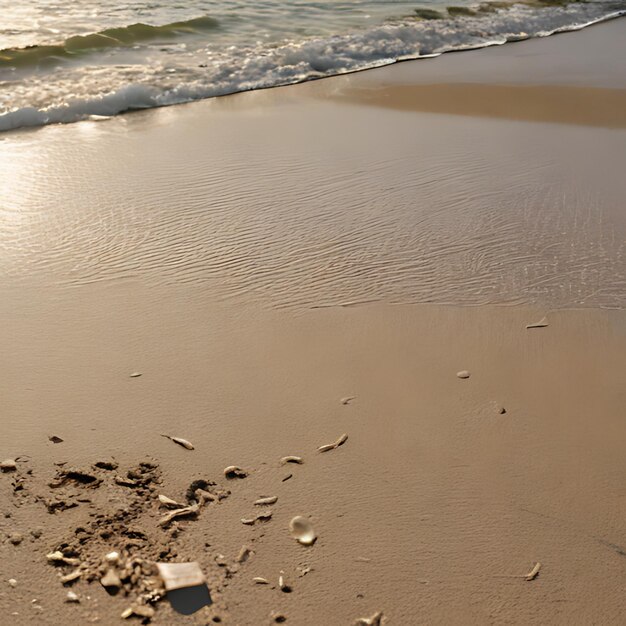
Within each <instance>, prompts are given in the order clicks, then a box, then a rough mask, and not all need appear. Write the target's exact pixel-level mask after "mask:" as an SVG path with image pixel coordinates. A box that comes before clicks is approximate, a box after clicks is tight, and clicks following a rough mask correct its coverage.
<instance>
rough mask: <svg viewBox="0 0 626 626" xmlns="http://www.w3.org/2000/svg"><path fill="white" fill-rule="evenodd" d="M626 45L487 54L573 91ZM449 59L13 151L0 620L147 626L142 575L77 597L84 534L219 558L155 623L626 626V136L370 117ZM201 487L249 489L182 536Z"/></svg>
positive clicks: (72, 133)
mask: <svg viewBox="0 0 626 626" xmlns="http://www.w3.org/2000/svg"><path fill="white" fill-rule="evenodd" d="M623 33H624V22H623V21H618V22H615V23H612V24H608V25H604V26H600V27H594V28H592V29H588V30H586V31H583V32H581V33H576V34H571V35H567V36H562V37H561V36H559V37H554V38H551V39H550V40H546V41H534V42H524V43H520V44H515V45H514V46H506V47H504V48H501V49H498V50H491V51H490V50H487V51H483V52H480V53H479V54H480V57H482V58H485V59H488V58H489V54H492V55H493V58H494V59H495V58H497V59H499V60H500V61H499V62H501V63H502V62H505V61H503V60H502V59H503V58H504V59H505V60H506V58H507V55H508V57H509V58H510V59H515V61H511V63H512V64H513V66H515V65H516V64H517V63H518V61H519V58H520V57H522V58H523V57H525V56H526V57H533V55H536V56H537V57H539V58H541V59H542V63H541V65H542V68H543V70H542V71H543V72H544V74H549V72H550V69H549V68H550V63H551V62H552V63H553V65H552V71H553V73H554V75H555V76H556V75H560V74H562V73H565V74H567V71H568V70H567V68H566V69H563V67H562V64H561V62H560V61H559V59H562V58H563V56H564V55H565V56H568V55H567V54H566V53H564V52H563V48H565V49H566V50H567V52H568V54H569V55H570V56H569V58H570V59H573V60H572V63H574V61H575V56H572V55H574V52H575V51H576V50H578V51H579V52H580V54H581V55H582V56H586V55H587V53H588V52H589V54H592V55H593V54H597V55H598V56H599V57H600V58H602V50H604V49H605V48H609V49H610V48H611V46H613V47H615V46H617V47H619V45H621V44H620V43H619V42H623V41H624V38H623ZM589 41H592V42H594V46H593V47H591V48H589V47H588V46H586V45H585V44H586V43H587V42H589ZM577 42H578V43H577ZM591 51H595V52H593V53H592V52H591ZM598 51H599V52H598ZM472 54H477V53H474V52H469V53H464V54H455V55H450V56H449V57H446V58H441V59H436V60H435V61H434V62H436V63H437V64H439V66H440V67H450V68H451V69H450V70H449V71H450V72H454V71H455V70H454V68H455V67H460V68H462V69H463V68H464V69H463V71H464V72H467V67H468V65H467V64H468V62H469V61H468V59H471V58H472V57H471V56H470V55H472ZM480 57H479V58H480ZM623 58H624V57H621V58H620V59H615V67H614V71H615V73H616V75H617V74H619V73H620V67H617V66H619V65H621V66H623ZM618 61H619V62H618ZM429 63H430V62H416V63H412V64H403V65H402V66H398V68H393V69H389V68H388V69H387V70H384V71H376V72H370V73H365V74H363V75H362V76H363V78H362V79H360V78H359V76H350V77H342V78H338V79H332V80H328V81H322V82H320V83H318V84H316V85H303V86H300V87H296V88H288V89H282V90H274V91H272V92H266V93H264V94H246V95H241V96H236V97H232V98H225V99H221V100H219V101H213V102H205V103H198V104H194V105H192V106H187V107H176V108H172V109H168V110H162V111H156V112H149V113H142V114H136V115H129V116H124V117H120V118H117V119H115V120H112V121H110V122H106V123H85V124H76V125H73V126H69V127H57V128H53V127H49V128H46V129H43V130H42V131H39V132H22V133H14V134H12V135H7V136H5V137H3V138H2V141H0V159H1V160H2V166H3V171H4V172H8V173H9V174H10V177H9V176H7V177H6V179H5V180H4V181H3V183H4V182H6V181H8V184H3V188H2V190H0V194H1V197H0V201H1V206H2V219H3V222H2V230H1V231H0V258H1V259H2V266H1V269H2V277H3V278H2V285H1V287H0V289H1V293H0V320H1V324H0V346H1V348H2V355H3V359H2V365H1V366H0V368H1V369H0V398H2V405H1V408H0V410H1V415H2V426H3V429H2V430H3V437H2V442H1V443H0V456H1V457H2V459H4V458H16V457H19V458H18V463H17V465H18V469H17V471H16V472H9V473H3V474H1V475H0V490H1V494H2V502H3V505H2V511H1V512H2V513H3V514H4V515H3V516H2V517H0V532H2V533H3V535H4V537H5V538H6V539H5V540H4V541H3V542H2V543H1V544H0V553H1V560H0V563H1V565H0V578H1V582H0V614H1V615H2V616H3V620H4V621H6V622H7V623H9V622H10V623H14V624H65V623H71V622H74V623H81V624H82V623H94V622H96V623H100V624H117V623H120V621H121V618H120V617H119V616H120V614H121V613H122V611H123V610H124V609H126V608H127V607H128V606H129V605H130V604H131V601H132V599H133V597H134V593H135V591H136V586H131V592H130V595H129V596H128V597H126V596H125V595H124V594H123V593H121V594H118V595H117V596H115V597H112V596H109V595H108V594H107V593H106V592H105V591H104V589H102V587H101V586H100V584H99V583H98V582H97V580H96V581H93V582H91V583H90V584H89V583H88V582H87V581H85V580H79V581H78V582H76V583H75V584H73V585H72V586H71V589H72V590H73V591H74V592H75V593H76V594H77V595H78V596H79V598H80V603H71V604H68V603H66V602H65V597H66V593H67V590H68V589H69V588H70V587H68V589H66V588H64V587H63V586H62V584H61V583H60V581H59V573H60V571H62V572H63V573H67V572H68V571H71V570H72V569H73V568H72V567H64V568H56V567H53V566H52V565H50V564H48V563H47V562H46V557H45V555H46V554H47V553H49V552H51V551H53V550H56V549H58V548H63V549H66V550H67V549H68V548H70V549H73V550H75V552H76V553H77V554H78V558H79V559H81V562H86V563H88V565H89V569H88V570H87V571H86V573H85V574H84V576H85V577H87V576H89V575H93V574H95V569H94V568H95V565H96V562H97V561H98V560H99V559H101V558H102V557H103V556H104V554H106V553H107V552H110V551H111V550H115V549H118V550H121V549H124V548H130V549H131V550H134V551H135V552H136V553H137V554H138V555H139V556H143V557H144V558H146V559H147V560H149V561H154V560H173V561H187V560H193V561H198V562H199V563H200V565H201V566H202V568H203V570H204V572H205V573H206V575H207V578H208V581H209V586H210V588H211V592H212V595H213V599H214V601H215V603H214V605H213V606H212V607H209V608H205V609H202V610H201V611H200V612H199V613H197V614H195V615H194V616H193V617H190V618H184V617H182V616H177V615H176V614H174V613H173V612H172V610H171V609H170V607H169V605H168V604H167V602H166V601H161V602H159V603H158V604H157V613H156V616H155V618H154V620H153V621H154V622H155V623H162V624H179V623H180V624H183V623H189V624H211V623H218V622H219V621H220V620H221V623H223V624H241V625H257V624H269V623H273V622H272V620H273V619H274V618H273V617H271V615H272V612H280V613H282V614H284V615H285V616H286V617H287V622H286V623H287V624H297V625H313V624H315V625H317V624H331V625H334V624H337V625H340V624H352V623H353V622H354V621H355V620H356V619H357V618H360V617H371V616H372V615H374V614H375V613H376V612H377V611H382V612H383V613H384V615H385V616H386V619H387V623H388V624H390V625H391V624H402V625H406V624H492V623H493V624H505V623H508V624H517V623H520V624H521V623H526V624H528V623H531V624H540V623H541V624H546V623H549V624H561V623H563V624H565V623H568V624H617V623H620V622H621V621H622V620H623V615H624V614H626V594H625V593H624V589H625V586H626V538H625V537H626V490H625V487H624V473H625V471H626V455H624V445H623V442H624V434H625V426H624V406H625V405H626V402H625V401H626V385H625V376H624V372H625V371H626V316H625V315H624V311H623V306H624V304H625V301H626V294H625V289H624V287H625V279H624V276H625V275H626V273H625V260H624V256H623V245H624V236H623V235H624V233H625V232H626V217H625V215H624V211H623V199H624V197H625V195H624V190H625V185H626V183H625V181H624V177H623V175H621V176H620V172H621V170H623V163H624V159H623V157H624V154H625V152H624V147H625V146H626V136H625V134H624V131H622V130H616V129H615V128H613V129H609V128H608V126H610V125H612V126H615V124H594V125H588V124H584V123H582V122H581V123H579V122H576V123H570V124H550V123H546V122H542V123H537V122H529V121H522V120H521V119H519V116H507V117H517V118H518V119H515V120H504V119H488V118H487V117H471V116H469V115H441V114H433V115H431V114H428V113H424V112H418V111H416V110H413V109H412V110H400V109H401V108H403V107H400V109H399V108H394V107H375V106H361V103H363V100H362V99H361V100H360V101H359V104H353V103H351V102H349V100H350V99H351V98H353V97H354V91H353V90H354V89H357V90H358V89H364V88H365V87H366V85H370V86H371V87H372V89H373V90H374V91H376V93H378V94H379V93H380V91H379V90H380V88H381V86H382V82H384V81H378V82H377V79H376V78H375V76H374V74H376V75H378V76H385V77H389V82H390V83H391V82H393V81H395V82H396V83H397V81H398V78H397V74H398V72H400V73H403V74H405V75H406V73H407V72H408V73H410V74H413V73H417V74H419V72H420V71H421V70H420V67H424V68H428V67H432V65H429ZM488 63H489V62H487V67H489V65H488ZM494 63H495V64H496V65H497V63H498V61H494ZM477 67H480V65H478V66H477ZM621 69H623V67H622V68H621ZM425 71H426V72H430V71H431V70H425ZM459 71H460V70H459ZM476 71H477V72H478V73H480V70H479V69H477V70H476ZM622 74H623V72H622ZM616 81H617V82H616V84H615V85H599V84H597V83H594V82H593V79H592V80H590V82H589V84H588V87H590V88H591V87H593V88H602V87H604V88H607V87H611V88H612V89H618V88H621V85H619V84H618V79H616ZM417 82H419V81H415V83H417ZM465 82H476V83H478V84H486V83H485V80H484V77H480V76H479V77H478V78H477V79H476V80H474V81H473V80H471V79H469V78H468V80H467V81H465ZM538 82H545V76H544V79H542V80H541V81H538ZM557 82H558V80H555V83H557ZM426 84H433V82H432V80H431V78H428V82H427V83H426ZM450 84H456V83H453V82H450ZM572 84H573V85H575V86H577V87H580V88H581V89H584V88H585V84H584V81H583V82H582V83H581V82H580V81H578V80H576V81H573V82H572ZM401 88H402V89H407V90H410V89H412V87H406V88H405V87H401ZM316 89H319V90H323V91H325V92H326V93H327V95H328V97H327V98H320V96H319V93H316V92H315V90H316ZM390 89H391V87H390ZM370 93H371V92H370ZM390 93H392V92H391V91H390ZM595 93H597V92H595ZM342 94H343V95H342ZM376 97H378V96H376ZM339 101H341V105H339V104H338V102H339ZM366 104H367V103H366ZM369 104H371V103H369ZM418 108H419V107H414V109H418ZM466 112H467V113H476V111H473V110H469V111H466ZM570 121H571V120H570ZM370 300H372V301H376V302H371V303H369V304H365V303H364V302H366V301H370ZM358 303H364V304H361V305H360V306H357V305H356V304H358ZM459 304H466V305H470V304H482V305H483V306H458V305H459ZM503 304H509V305H511V304H514V305H516V306H502V305H503ZM603 307H604V308H603ZM606 307H614V310H609V309H607V308H606ZM544 316H545V317H546V319H547V322H548V325H547V326H546V327H543V328H533V329H527V328H526V326H527V325H528V324H530V323H533V322H538V321H540V320H541V319H542V318H543V317H544ZM462 370H468V371H469V373H470V376H469V378H466V379H461V378H459V377H457V372H460V371H462ZM134 373H137V374H139V373H140V374H141V376H135V377H133V376H131V375H132V374H134ZM346 398H353V399H352V400H350V401H349V402H348V401H346V402H342V400H343V399H346ZM503 409H504V412H502V410H503ZM342 433H347V434H348V440H347V441H346V442H345V443H344V444H343V445H342V446H340V447H338V448H337V449H334V450H331V451H328V452H326V453H319V452H318V450H317V449H318V447H319V446H321V445H323V444H328V443H331V442H332V441H334V440H336V439H337V438H338V437H339V436H340V435H341V434H342ZM162 434H167V435H171V436H178V437H183V438H185V439H186V440H189V441H190V442H192V443H193V445H194V449H193V450H187V449H185V448H183V447H181V446H179V445H177V444H176V443H174V442H172V441H171V440H169V439H166V438H164V437H162V436H161V435H162ZM53 435H55V436H58V437H60V438H62V439H63V442H61V443H53V442H51V441H50V440H49V439H48V437H50V436H53ZM285 455H298V456H301V457H302V458H303V460H304V463H303V464H302V465H289V466H281V465H280V459H281V458H282V457H283V456H285ZM111 459H114V460H115V463H116V464H118V466H117V468H116V469H101V468H94V467H93V464H94V463H96V462H98V461H103V460H104V461H106V460H111ZM0 460H1V459H0ZM61 463H63V465H55V464H61ZM140 463H149V464H150V466H143V470H142V472H139V473H134V474H132V473H131V479H132V480H131V483H129V482H128V475H127V472H128V471H129V470H132V468H136V467H138V466H139V464H140ZM233 464H234V465H238V466H241V467H242V468H244V469H245V470H247V471H248V472H249V475H248V476H247V477H246V478H244V479H234V480H227V479H226V478H225V477H224V475H223V469H224V468H225V467H226V466H229V465H233ZM72 469H75V470H79V471H82V472H84V473H86V474H90V475H93V476H94V478H95V480H94V481H93V482H91V483H87V484H83V483H80V482H76V481H75V480H74V478H75V477H78V478H80V476H78V475H75V474H70V475H69V477H68V480H67V481H66V482H65V483H64V484H62V485H60V486H56V487H51V486H50V483H51V482H52V483H53V484H54V481H55V480H58V479H59V478H62V476H60V475H59V473H62V472H64V471H68V470H72ZM288 474H292V476H291V478H289V479H288V480H284V479H285V478H286V476H287V475H288ZM133 477H134V478H133ZM116 479H118V480H117V482H116ZM195 480H207V481H214V482H216V483H218V484H217V485H216V486H214V487H209V489H212V490H213V491H216V490H218V489H223V490H228V491H230V494H229V495H228V497H226V498H225V499H223V500H222V501H220V502H219V503H218V502H212V503H209V504H207V505H206V506H204V507H202V508H201V509H200V510H199V513H198V515H197V517H196V518H189V519H181V520H180V521H179V522H177V524H176V525H174V529H173V531H172V529H171V528H169V529H168V528H165V529H164V528H162V527H160V526H159V519H160V518H161V517H162V515H163V511H162V510H159V508H158V502H157V495H158V494H160V493H161V494H165V495H167V496H169V497H170V498H173V499H175V500H177V501H185V499H186V492H187V490H188V488H189V486H190V484H191V483H192V481H195ZM100 481H101V482H100ZM133 481H134V483H133ZM120 482H121V483H122V484H120ZM192 495H193V494H192ZM262 496H276V497H277V498H278V500H277V502H276V503H275V504H273V505H271V506H269V507H260V506H256V505H255V504H254V502H255V501H256V500H257V499H258V498H260V497H262ZM55 502H65V503H66V504H69V505H71V504H77V506H75V507H73V508H67V509H66V510H57V511H56V512H53V513H49V512H48V508H49V507H52V508H54V507H55V506H63V505H60V504H56V505H55V504H54V503H55ZM266 508H269V509H270V510H271V511H272V517H271V519H270V520H268V521H259V522H257V523H255V524H253V525H246V524H242V523H241V519H242V518H244V519H245V518H250V517H253V516H255V515H257V514H258V513H260V512H262V511H264V510H265V509H266ZM122 510H126V511H127V512H126V513H120V511H122ZM295 515H303V516H305V517H308V518H310V520H311V522H312V524H313V526H314V528H315V531H316V533H317V535H318V539H317V541H316V543H315V544H314V545H313V546H310V547H305V546H302V545H300V544H298V543H297V542H296V541H295V540H294V539H293V538H292V537H291V536H290V533H289V521H290V520H291V519H292V517H294V516H295ZM98 516H100V517H98ZM13 533H19V534H20V535H21V537H22V540H21V542H19V537H16V536H13V541H14V542H16V543H17V545H14V543H12V542H11V540H10V536H11V535H12V534H13ZM33 533H34V534H33ZM103 533H104V536H103ZM242 546H249V547H250V548H251V549H252V554H251V555H250V557H249V558H248V560H247V561H245V562H244V563H237V562H236V557H237V555H238V554H239V552H240V550H241V548H242ZM536 563H541V569H540V571H539V574H538V576H537V577H536V578H534V580H532V581H527V580H526V579H525V578H524V576H525V574H527V573H528V572H530V571H531V570H532V568H533V567H534V566H535V564H536ZM281 571H284V572H285V579H286V580H287V582H288V583H289V584H290V586H291V588H292V590H291V593H285V592H284V591H281V590H280V589H279V587H278V579H279V575H280V572H281ZM305 572H306V573H305ZM254 577H264V578H266V579H267V580H268V581H269V582H270V584H269V585H257V584H255V583H254V581H253V579H254ZM9 579H14V580H16V581H17V583H16V585H15V586H14V587H13V586H11V585H9V583H8V580H9ZM131 619H133V620H134V619H136V618H131Z"/></svg>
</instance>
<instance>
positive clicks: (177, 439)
mask: <svg viewBox="0 0 626 626" xmlns="http://www.w3.org/2000/svg"><path fill="white" fill-rule="evenodd" d="M161 437H165V438H166V439H169V440H170V441H173V442H174V443H177V444H178V445H179V446H182V447H183V448H187V450H194V447H193V444H192V443H191V441H187V440H186V439H183V438H182V437H171V436H170V435H163V434H162V435H161Z"/></svg>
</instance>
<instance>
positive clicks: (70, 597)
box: [65, 591, 80, 602]
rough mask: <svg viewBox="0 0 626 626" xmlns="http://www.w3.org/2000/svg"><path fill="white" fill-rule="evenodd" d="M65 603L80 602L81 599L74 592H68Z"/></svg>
mask: <svg viewBox="0 0 626 626" xmlns="http://www.w3.org/2000/svg"><path fill="white" fill-rule="evenodd" d="M65 601H66V602H80V598H79V597H78V596H77V595H76V594H75V593H74V592H73V591H68V592H67V595H66V596H65Z"/></svg>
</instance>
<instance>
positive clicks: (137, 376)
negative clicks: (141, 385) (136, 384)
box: [130, 372, 141, 378]
mask: <svg viewBox="0 0 626 626" xmlns="http://www.w3.org/2000/svg"><path fill="white" fill-rule="evenodd" d="M140 376H141V372H133V373H132V374H130V377H131V378H139V377H140Z"/></svg>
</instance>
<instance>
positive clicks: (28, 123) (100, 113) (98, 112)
mask: <svg viewBox="0 0 626 626" xmlns="http://www.w3.org/2000/svg"><path fill="white" fill-rule="evenodd" d="M625 16H626V10H619V11H616V12H615V13H613V14H610V15H607V16H605V17H602V18H598V19H597V20H595V21H592V22H589V23H587V24H584V25H578V26H572V27H563V28H561V29H557V30H555V31H554V32H550V33H549V34H543V35H536V36H526V37H520V38H516V39H511V40H507V41H503V42H492V43H485V44H484V45H477V46H468V47H464V48H456V49H450V50H444V51H443V52H439V53H435V54H424V55H423V56H415V57H403V58H397V59H395V60H393V61H389V62H387V63H384V64H382V65H373V66H371V67H366V68H359V69H353V70H347V71H343V72H340V73H337V74H331V75H328V76H321V77H308V78H306V79H303V80H295V81H294V82H290V83H288V84H276V85H269V86H261V87H256V88H254V89H241V90H238V91H233V92H228V93H218V94H214V95H207V96H205V97H202V98H194V99H192V100H189V101H185V100H181V101H179V102H174V103H168V104H156V103H155V104H152V105H150V106H147V107H146V106H145V104H143V105H139V106H137V107H133V106H129V107H127V108H123V109H120V110H117V111H115V112H114V113H110V112H107V111H108V110H109V109H110V107H111V106H112V103H113V100H114V99H115V97H116V96H117V95H118V92H114V93H111V94H107V95H105V96H102V97H100V98H96V99H94V100H92V101H91V104H90V107H89V108H90V110H91V114H89V113H85V115H84V117H83V118H78V119H74V118H71V119H70V118H68V117H67V115H68V111H71V110H72V109H73V108H74V107H75V106H76V104H77V103H69V104H66V105H63V106H51V107H48V108H47V109H32V110H27V111H25V113H26V117H25V119H24V120H23V122H21V123H20V122H13V123H11V121H10V119H9V117H6V116H12V117H15V116H17V115H20V114H21V113H22V111H21V110H17V111H12V112H9V113H6V114H4V115H2V116H0V134H4V133H11V132H15V131H20V130H27V129H29V128H33V127H34V128H41V127H45V126H47V125H58V124H70V123H80V122H81V121H104V120H106V119H109V118H114V117H117V116H118V115H126V114H129V113H135V112H141V111H143V110H145V109H146V108H147V109H148V110H154V109H161V108H169V107H171V106H179V105H185V104H194V103H195V102H202V101H204V100H215V99H220V98H224V97H228V96H236V95H239V94H246V93H257V92H263V91H267V90H273V89H283V88H286V87H294V86H298V85H307V84H309V83H317V82H319V81H323V80H325V79H329V78H330V79H333V78H341V77H346V76H352V75H360V74H362V73H363V72H370V71H373V70H380V69H384V68H392V67H395V66H397V65H401V64H403V63H405V62H409V61H424V60H431V59H433V58H439V57H442V56H447V55H449V54H451V53H468V52H475V51H481V50H487V49H490V48H497V47H502V46H507V45H509V44H512V43H524V42H528V41H538V40H541V39H546V38H549V37H553V36H555V35H562V34H569V33H577V32H581V31H584V30H586V29H589V28H592V27H594V26H600V25H604V24H609V23H611V22H614V21H617V20H619V19H620V18H623V17H625ZM129 87H141V86H140V85H130V86H129ZM124 89H125V88H122V89H121V90H120V91H119V93H122V92H123V91H124ZM125 97H126V96H125ZM143 97H144V98H146V97H148V94H147V92H146V93H145V94H143ZM105 102H106V103H108V104H105ZM42 115H43V117H41V116H42ZM50 115H54V116H56V118H55V121H48V119H47V118H48V117H49V116H50ZM33 116H35V117H36V118H37V121H35V117H33ZM3 117H5V118H6V120H9V121H6V122H3V120H2V118H3ZM42 120H44V121H42Z"/></svg>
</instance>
